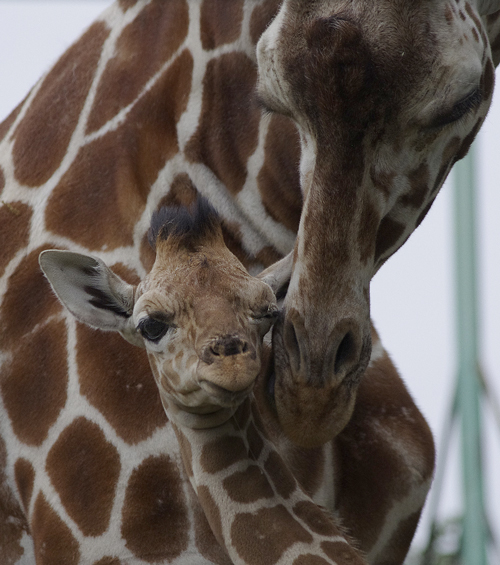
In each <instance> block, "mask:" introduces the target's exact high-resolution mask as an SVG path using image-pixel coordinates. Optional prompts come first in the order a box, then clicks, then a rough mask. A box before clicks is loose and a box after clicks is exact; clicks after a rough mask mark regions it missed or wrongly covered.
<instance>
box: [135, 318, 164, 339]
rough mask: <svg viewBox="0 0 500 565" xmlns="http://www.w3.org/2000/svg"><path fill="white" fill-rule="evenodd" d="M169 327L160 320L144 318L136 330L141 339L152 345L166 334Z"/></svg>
mask: <svg viewBox="0 0 500 565" xmlns="http://www.w3.org/2000/svg"><path fill="white" fill-rule="evenodd" d="M169 327H170V326H169V325H168V324H167V323H166V322H163V321H161V320H157V319H155V318H144V320H142V321H141V322H139V325H138V330H139V331H140V333H141V335H142V337H143V338H144V339H147V340H148V341H152V342H153V343H158V342H159V341H160V339H161V338H162V337H163V336H164V335H165V334H166V333H167V331H168V328H169Z"/></svg>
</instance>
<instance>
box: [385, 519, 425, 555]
mask: <svg viewBox="0 0 500 565" xmlns="http://www.w3.org/2000/svg"><path fill="white" fill-rule="evenodd" d="M419 520H420V512H415V513H414V514H412V515H411V516H409V517H408V518H406V519H405V520H402V521H401V522H400V523H399V525H398V528H397V530H396V531H395V532H394V534H393V536H392V538H391V539H390V541H389V542H388V543H387V546H386V551H385V552H384V555H385V556H386V559H387V562H390V563H403V561H404V560H405V557H406V554H407V553H408V549H409V547H410V544H411V542H412V539H413V536H414V534H415V530H416V529H417V526H418V522H419Z"/></svg>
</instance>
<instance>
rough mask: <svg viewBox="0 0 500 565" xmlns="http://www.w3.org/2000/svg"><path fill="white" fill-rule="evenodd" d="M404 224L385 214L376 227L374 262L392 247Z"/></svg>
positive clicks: (398, 237)
mask: <svg viewBox="0 0 500 565" xmlns="http://www.w3.org/2000/svg"><path fill="white" fill-rule="evenodd" d="M405 229H406V226H405V225H404V224H401V223H400V222H397V221H395V220H393V219H392V218H390V217H389V216H386V217H385V218H384V219H383V220H382V221H381V222H380V227H379V228H378V233H377V241H376V243H375V262H377V261H378V260H379V259H380V257H381V256H382V255H384V254H385V253H386V252H387V251H388V250H389V249H391V248H392V247H394V245H396V243H398V241H399V240H400V239H401V236H402V235H403V233H404V231H405Z"/></svg>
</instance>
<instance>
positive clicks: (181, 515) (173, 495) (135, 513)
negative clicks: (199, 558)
mask: <svg viewBox="0 0 500 565" xmlns="http://www.w3.org/2000/svg"><path fill="white" fill-rule="evenodd" d="M188 535H189V521H188V514H187V508H186V500H185V497H184V491H183V489H182V480H181V477H180V475H179V472H178V470H177V467H176V465H175V463H174V462H173V461H172V460H171V459H170V458H169V457H168V456H167V455H163V456H160V457H149V458H148V459H146V460H145V461H143V463H142V464H141V465H140V467H138V468H137V469H136V470H135V471H134V472H133V473H132V476H131V477H130V481H129V484H128V486H127V491H126V494H125V502H124V505H123V515H122V536H123V538H124V539H125V542H126V546H127V547H128V548H129V549H130V551H132V552H133V553H134V555H135V556H136V557H138V558H139V559H143V560H144V561H147V562H148V563H154V562H157V561H162V560H167V561H173V560H174V559H175V558H176V557H178V556H179V555H180V554H181V553H182V552H183V551H184V550H185V549H186V548H187V544H188Z"/></svg>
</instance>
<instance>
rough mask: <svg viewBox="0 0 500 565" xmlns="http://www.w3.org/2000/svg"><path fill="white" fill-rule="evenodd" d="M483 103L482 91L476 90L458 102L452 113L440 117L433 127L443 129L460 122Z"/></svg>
mask: <svg viewBox="0 0 500 565" xmlns="http://www.w3.org/2000/svg"><path fill="white" fill-rule="evenodd" d="M482 101H483V95H482V93H481V90H480V89H479V88H476V89H475V90H473V91H472V92H470V93H469V94H468V95H467V96H466V97H465V98H462V100H460V101H459V102H457V103H456V104H455V105H454V106H453V108H452V109H451V110H450V111H448V112H446V113H445V114H442V115H441V116H438V117H437V119H436V120H435V121H434V124H433V125H434V126H436V127H442V126H446V125H448V124H452V123H453V122H458V120H460V119H461V118H463V117H465V116H466V115H467V114H468V113H469V112H472V111H473V110H476V109H477V107H478V106H479V105H480V104H481V102H482Z"/></svg>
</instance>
